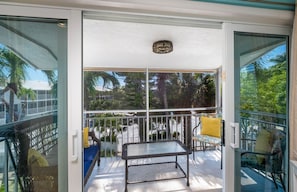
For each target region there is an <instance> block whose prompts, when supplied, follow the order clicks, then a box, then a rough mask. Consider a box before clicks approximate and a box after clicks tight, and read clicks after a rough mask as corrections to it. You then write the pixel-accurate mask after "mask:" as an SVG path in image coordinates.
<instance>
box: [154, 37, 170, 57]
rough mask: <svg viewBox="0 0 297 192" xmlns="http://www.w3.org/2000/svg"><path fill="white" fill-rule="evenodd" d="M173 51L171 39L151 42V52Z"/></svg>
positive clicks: (163, 52)
mask: <svg viewBox="0 0 297 192" xmlns="http://www.w3.org/2000/svg"><path fill="white" fill-rule="evenodd" d="M171 51H173V45H172V42H171V41H168V40H161V41H156V42H154V44H153V52H154V53H157V54H165V53H170V52H171Z"/></svg>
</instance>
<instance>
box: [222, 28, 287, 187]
mask: <svg viewBox="0 0 297 192" xmlns="http://www.w3.org/2000/svg"><path fill="white" fill-rule="evenodd" d="M223 30H224V34H225V42H224V43H225V45H224V47H225V54H224V59H223V60H224V62H223V72H222V74H223V77H222V87H223V89H222V90H223V118H224V119H225V129H226V130H225V137H226V138H225V143H226V146H225V147H224V149H223V154H224V156H223V162H224V165H223V166H224V168H223V180H224V181H223V183H224V184H223V191H225V192H230V191H238V189H237V188H236V187H235V184H236V182H237V183H238V181H236V179H237V178H236V177H235V173H236V171H237V170H236V162H235V160H236V158H235V150H236V149H234V148H232V147H231V145H230V144H231V143H232V142H233V141H232V140H233V137H234V132H233V129H232V128H231V125H230V123H233V122H235V111H234V109H235V102H236V100H237V97H236V96H235V86H234V83H235V78H234V72H235V70H234V67H235V65H234V43H235V42H234V32H235V31H237V32H250V33H264V34H272V35H273V34H275V35H287V36H289V42H291V41H290V40H291V31H292V28H290V27H283V26H264V25H253V24H234V23H223ZM289 45H290V43H289ZM288 50H290V47H289V48H288ZM289 53H290V51H289ZM288 58H289V61H290V57H288ZM289 63H290V62H289ZM288 75H289V73H288ZM288 83H289V82H288ZM288 94H289V93H288ZM288 102H289V100H288ZM288 116H289V115H288V114H287V117H288ZM237 123H238V122H237ZM287 130H288V131H289V127H287ZM288 135H289V134H288ZM238 139H239V138H238Z"/></svg>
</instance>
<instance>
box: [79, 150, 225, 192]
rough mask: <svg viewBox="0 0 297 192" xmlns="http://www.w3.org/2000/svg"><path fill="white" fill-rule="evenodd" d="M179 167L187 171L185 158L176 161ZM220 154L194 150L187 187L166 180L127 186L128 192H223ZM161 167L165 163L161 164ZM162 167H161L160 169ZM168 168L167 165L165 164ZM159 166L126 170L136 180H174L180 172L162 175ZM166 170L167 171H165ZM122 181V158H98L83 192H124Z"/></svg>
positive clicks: (136, 161)
mask: <svg viewBox="0 0 297 192" xmlns="http://www.w3.org/2000/svg"><path fill="white" fill-rule="evenodd" d="M172 160H174V158H172V157H164V158H148V159H140V160H133V161H129V164H131V163H133V164H143V163H151V162H163V161H172ZM178 161H179V163H180V165H181V166H182V167H183V168H184V170H186V169H185V168H186V157H185V156H180V157H179V158H178ZM220 161H221V152H220V151H218V150H211V151H205V152H203V151H197V152H195V160H193V156H192V155H190V160H189V165H190V177H189V178H190V186H189V187H188V186H187V185H186V179H185V178H181V179H172V180H165V181H154V182H146V183H139V184H128V191H129V192H132V191H145V192H156V191H159V192H165V191H166V192H168V191H204V192H219V191H222V182H223V180H222V170H221V169H220V166H221V162H220ZM163 165H164V164H163ZM163 165H162V166H163ZM164 166H169V165H164ZM161 168H164V167H160V165H154V166H149V167H148V166H139V167H137V168H135V170H132V169H134V167H131V168H129V179H133V180H134V179H135V178H136V179H139V178H144V177H152V178H153V177H156V178H164V177H166V178H168V177H174V176H176V175H178V174H180V173H177V172H178V171H177V172H176V171H172V170H170V168H169V169H168V172H167V171H166V173H164V172H163V170H162V169H161ZM165 170H167V169H166V168H165ZM124 180H125V161H124V160H122V159H121V157H111V158H101V164H100V167H95V168H94V170H93V173H92V175H91V177H90V179H89V181H88V183H87V184H86V186H85V190H84V191H85V192H95V191H96V192H109V191H116V192H122V191H124V187H125V184H124Z"/></svg>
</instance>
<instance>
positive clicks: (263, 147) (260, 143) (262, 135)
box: [255, 129, 272, 163]
mask: <svg viewBox="0 0 297 192" xmlns="http://www.w3.org/2000/svg"><path fill="white" fill-rule="evenodd" d="M271 141H272V135H271V132H269V131H267V130H265V129H262V130H261V131H260V132H259V134H258V136H257V139H256V144H255V152H259V153H270V152H271V146H272V143H271ZM257 159H258V162H259V163H264V160H265V156H263V155H257Z"/></svg>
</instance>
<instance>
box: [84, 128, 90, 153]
mask: <svg viewBox="0 0 297 192" xmlns="http://www.w3.org/2000/svg"><path fill="white" fill-rule="evenodd" d="M83 142H84V148H88V147H90V144H89V127H85V128H84V132H83Z"/></svg>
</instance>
